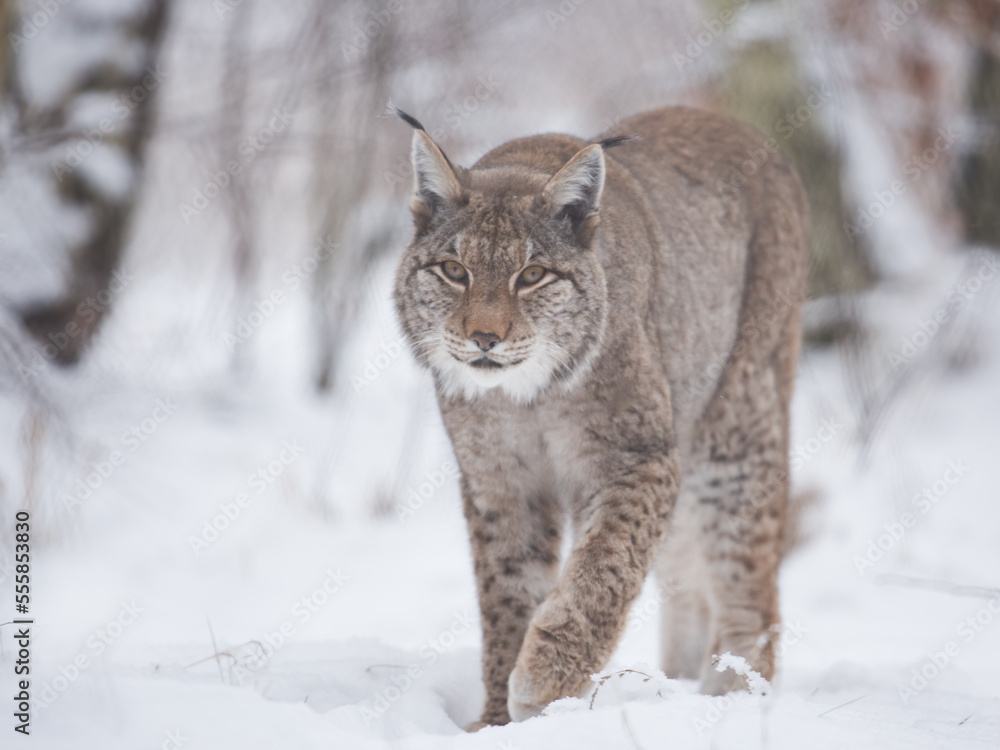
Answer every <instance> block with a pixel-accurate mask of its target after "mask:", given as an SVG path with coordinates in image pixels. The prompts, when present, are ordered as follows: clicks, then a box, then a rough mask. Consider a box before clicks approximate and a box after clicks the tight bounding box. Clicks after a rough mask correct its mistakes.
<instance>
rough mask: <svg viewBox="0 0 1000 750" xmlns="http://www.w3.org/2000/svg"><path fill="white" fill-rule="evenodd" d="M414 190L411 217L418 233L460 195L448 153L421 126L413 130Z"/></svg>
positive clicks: (423, 230)
mask: <svg viewBox="0 0 1000 750" xmlns="http://www.w3.org/2000/svg"><path fill="white" fill-rule="evenodd" d="M411 158H412V160H413V175H414V191H413V201H412V203H411V204H410V205H411V208H412V209H413V220H414V222H415V223H416V225H417V233H418V234H422V233H423V232H425V231H427V230H428V229H429V228H430V226H431V224H432V223H433V222H434V219H435V216H436V215H437V214H439V213H440V212H441V211H442V210H443V209H447V208H448V207H449V206H452V205H454V204H455V203H457V202H458V201H459V200H460V198H461V197H462V185H461V183H460V182H459V181H458V177H457V175H456V174H455V168H454V167H453V166H452V164H451V162H450V161H449V160H448V157H447V156H445V155H444V152H443V151H442V150H441V149H440V148H438V145H437V144H436V143H434V141H433V140H431V137H430V136H429V135H427V133H425V132H424V131H423V129H419V130H414V131H413V148H412V151H411Z"/></svg>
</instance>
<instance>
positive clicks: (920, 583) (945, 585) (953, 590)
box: [875, 573, 1000, 599]
mask: <svg viewBox="0 0 1000 750" xmlns="http://www.w3.org/2000/svg"><path fill="white" fill-rule="evenodd" d="M875 583H878V584H880V585H883V586H904V587H907V588H914V589H929V590H931V591H941V592H943V593H945V594H951V595H952V596H971V597H975V598H977V599H992V598H994V597H997V596H1000V588H986V587H985V586H963V585H961V584H958V583H952V582H951V581H935V580H933V579H930V578H915V577H913V576H906V575H900V574H898V573H882V574H880V575H878V576H876V577H875Z"/></svg>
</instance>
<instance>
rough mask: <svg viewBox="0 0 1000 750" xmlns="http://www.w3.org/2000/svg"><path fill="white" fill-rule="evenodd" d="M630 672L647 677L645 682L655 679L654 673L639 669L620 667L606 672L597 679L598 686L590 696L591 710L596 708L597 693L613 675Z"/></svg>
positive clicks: (619, 675) (618, 675) (617, 675)
mask: <svg viewBox="0 0 1000 750" xmlns="http://www.w3.org/2000/svg"><path fill="white" fill-rule="evenodd" d="M629 672H631V673H632V674H639V675H642V676H643V677H645V678H646V679H645V680H643V682H649V681H650V680H651V679H653V675H651V674H646V673H645V672H640V671H639V670H638V669H619V670H618V671H617V672H612V673H611V674H606V675H604V676H603V677H602V678H601V679H600V680H598V681H597V687H596V688H594V694H593V695H592V696H590V708H591V710H593V708H594V701H595V700H597V693H598V691H599V690H600V689H601V686H602V685H604V683H605V682H607V681H608V680H610V679H611V678H612V677H621V676H622V675H624V674H628V673H629Z"/></svg>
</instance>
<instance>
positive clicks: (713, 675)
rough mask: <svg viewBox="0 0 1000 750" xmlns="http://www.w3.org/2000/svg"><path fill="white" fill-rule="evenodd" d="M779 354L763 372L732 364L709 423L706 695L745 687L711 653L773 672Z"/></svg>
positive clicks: (783, 497) (782, 411) (781, 498)
mask: <svg viewBox="0 0 1000 750" xmlns="http://www.w3.org/2000/svg"><path fill="white" fill-rule="evenodd" d="M780 360H781V358H780V357H779V358H778V359H777V360H772V361H771V362H769V363H768V364H767V365H765V366H763V367H754V366H753V364H752V363H748V362H746V361H743V362H741V361H739V360H736V361H735V362H734V363H733V371H731V372H730V373H729V375H731V376H732V377H727V378H726V379H724V381H723V387H722V389H721V390H720V393H719V394H718V397H717V398H716V399H714V400H713V402H712V404H711V406H710V407H709V409H708V412H707V413H706V419H705V421H704V422H703V425H705V427H704V429H703V435H702V438H703V442H702V444H701V447H702V449H703V450H704V456H705V460H704V461H703V462H702V463H701V467H700V469H701V471H700V472H699V478H700V482H699V484H700V486H699V487H698V493H699V498H698V501H699V502H698V504H699V507H700V509H701V533H700V535H699V536H700V541H701V545H702V554H703V556H704V559H705V564H706V573H707V578H708V592H707V593H708V597H707V598H708V605H709V610H710V613H711V616H710V620H711V622H710V627H709V644H708V645H709V648H708V650H707V651H706V652H705V658H704V660H703V662H702V665H701V687H700V689H701V691H702V692H703V693H708V694H710V695H722V694H724V693H726V692H727V691H729V690H733V689H739V688H744V687H745V681H744V680H743V679H742V678H738V677H737V676H736V675H735V674H734V673H733V672H732V671H731V670H727V671H726V672H721V673H720V672H718V671H716V670H715V668H714V666H713V665H712V656H713V655H714V654H724V653H726V652H730V653H732V654H733V655H735V656H742V657H744V658H745V659H746V660H747V661H748V662H749V663H750V666H751V668H752V669H754V670H755V671H757V672H759V673H760V674H761V675H762V676H764V677H765V678H767V679H771V678H772V677H773V675H774V667H775V664H774V643H775V636H776V632H775V631H776V629H777V625H778V622H779V611H778V592H777V575H778V565H779V563H780V558H781V554H780V550H781V535H782V523H783V521H784V515H785V507H786V504H787V498H788V416H787V414H788V402H787V393H788V389H787V388H784V387H783V380H784V374H785V373H783V372H781V366H782V363H781V361H780Z"/></svg>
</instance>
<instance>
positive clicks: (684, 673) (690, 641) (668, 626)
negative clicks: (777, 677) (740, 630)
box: [656, 490, 709, 679]
mask: <svg viewBox="0 0 1000 750" xmlns="http://www.w3.org/2000/svg"><path fill="white" fill-rule="evenodd" d="M685 494H686V493H685V491H684V490H682V494H681V498H680V499H679V500H678V503H677V512H676V516H675V522H674V524H673V526H672V529H671V536H670V538H669V539H668V540H667V541H666V543H665V544H664V545H663V547H662V548H661V550H660V552H659V554H658V556H657V560H656V577H657V583H658V584H659V586H660V591H661V592H662V597H661V607H660V664H661V668H662V669H663V673H664V674H665V675H666V676H667V677H671V678H682V679H695V678H697V677H698V676H699V675H700V674H701V665H702V661H703V660H704V657H705V651H706V649H707V648H708V625H709V610H708V602H707V600H706V598H705V594H706V584H707V581H706V578H705V566H704V563H703V562H702V560H701V558H700V555H701V550H700V548H699V546H698V544H697V537H696V534H697V527H696V526H693V525H692V523H691V522H692V521H694V520H695V519H694V517H693V514H692V513H690V512H689V508H690V503H689V502H688V501H689V500H690V499H691V498H689V497H686V496H685Z"/></svg>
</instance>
